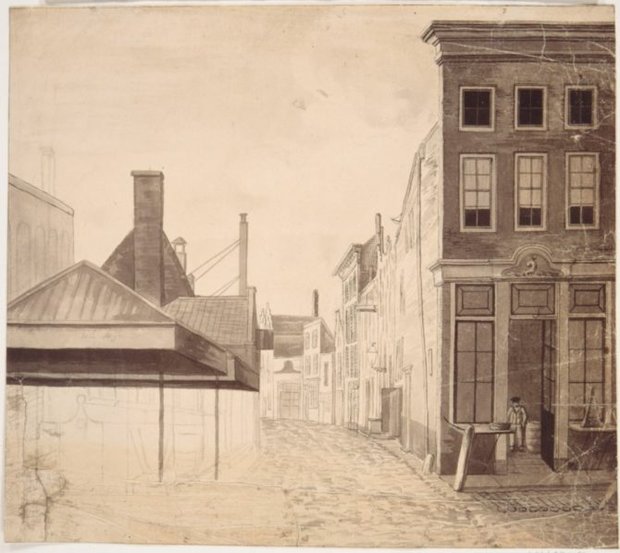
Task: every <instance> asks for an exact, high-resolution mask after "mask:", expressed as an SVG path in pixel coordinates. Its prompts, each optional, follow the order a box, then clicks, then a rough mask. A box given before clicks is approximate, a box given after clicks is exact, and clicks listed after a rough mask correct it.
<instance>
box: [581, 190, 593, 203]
mask: <svg viewBox="0 0 620 553" xmlns="http://www.w3.org/2000/svg"><path fill="white" fill-rule="evenodd" d="M581 205H585V206H591V205H594V190H591V189H589V188H582V189H581Z"/></svg>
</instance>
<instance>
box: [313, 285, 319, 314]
mask: <svg viewBox="0 0 620 553" xmlns="http://www.w3.org/2000/svg"><path fill="white" fill-rule="evenodd" d="M312 316H313V317H316V318H318V316H319V291H318V290H312Z"/></svg>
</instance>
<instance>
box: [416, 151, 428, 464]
mask: <svg viewBox="0 0 620 553" xmlns="http://www.w3.org/2000/svg"><path fill="white" fill-rule="evenodd" d="M424 157H425V152H424V144H422V146H420V149H419V150H418V159H417V181H418V198H417V199H418V201H417V207H418V213H417V215H418V225H417V226H418V229H417V230H418V232H417V233H416V240H415V242H416V252H417V258H418V259H417V264H416V266H417V273H418V274H417V277H418V278H417V281H418V305H419V309H420V327H419V328H420V338H421V343H422V365H423V367H424V411H425V413H426V421H425V424H424V457H425V458H426V457H427V456H428V454H429V450H430V444H429V437H430V436H429V428H428V426H429V421H430V417H429V413H428V407H429V406H428V366H427V365H428V361H427V354H426V328H425V322H424V289H423V286H422V238H421V234H422V162H423V161H424Z"/></svg>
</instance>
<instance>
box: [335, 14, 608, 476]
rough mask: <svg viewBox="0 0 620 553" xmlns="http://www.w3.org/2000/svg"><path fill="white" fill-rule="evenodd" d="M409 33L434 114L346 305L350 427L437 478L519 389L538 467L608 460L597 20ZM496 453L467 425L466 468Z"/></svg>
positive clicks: (492, 464)
mask: <svg viewBox="0 0 620 553" xmlns="http://www.w3.org/2000/svg"><path fill="white" fill-rule="evenodd" d="M423 40H424V41H425V42H427V43H429V44H432V45H433V46H434V47H435V49H436V61H437V64H438V66H439V75H440V101H439V109H440V111H439V120H438V121H437V123H436V125H435V126H434V127H433V128H432V129H431V131H430V132H429V134H428V135H427V137H426V138H425V139H424V140H423V141H422V143H421V144H420V146H419V148H418V150H417V152H416V155H415V158H414V162H413V166H412V171H411V174H410V179H409V183H408V187H407V190H406V193H405V196H404V199H403V204H402V209H401V214H400V217H399V218H398V221H399V222H398V225H397V229H396V232H395V235H394V240H393V241H392V242H391V243H390V242H389V241H387V240H386V242H387V243H386V247H385V251H384V252H383V254H382V255H379V257H378V264H377V275H376V278H375V284H374V288H375V293H374V300H372V299H371V298H370V297H369V298H368V300H364V302H361V301H358V302H357V304H358V309H357V310H358V318H357V321H358V322H357V324H358V325H361V324H366V325H368V328H369V330H370V331H372V325H371V322H370V321H372V319H373V317H375V320H376V323H375V324H376V325H377V326H378V328H379V332H378V334H377V336H378V340H377V343H376V345H375V347H371V348H366V346H364V347H361V346H360V348H359V352H360V355H362V356H367V357H368V359H367V360H366V361H363V360H362V361H361V362H360V365H361V366H362V367H370V368H371V369H373V368H374V371H372V370H368V369H362V372H363V373H364V376H362V377H361V378H362V381H363V380H364V379H366V380H367V383H365V384H362V389H363V390H368V393H365V394H363V395H362V399H363V403H364V405H362V406H361V408H360V413H361V415H360V419H359V427H360V428H368V429H369V430H370V431H376V432H379V431H381V432H384V433H388V434H390V435H393V436H399V438H400V441H401V444H402V446H403V448H404V449H406V450H409V451H413V452H415V453H416V454H417V455H419V456H420V457H423V458H424V457H426V456H429V455H432V458H433V459H434V461H435V470H437V471H438V472H439V473H442V474H452V473H454V472H455V469H456V463H457V457H458V454H459V449H460V445H461V436H462V434H461V432H462V430H463V429H464V428H465V426H467V425H473V426H474V428H475V429H476V430H477V431H480V432H482V431H485V429H486V430H488V429H489V423H491V422H502V421H505V420H506V416H507V408H508V406H509V400H510V398H511V397H512V396H519V397H520V398H521V402H522V403H523V404H524V405H525V407H526V409H527V411H528V414H529V418H530V423H529V431H528V432H529V440H530V442H531V443H530V445H531V446H532V447H531V450H532V451H533V452H535V453H532V455H533V456H534V457H538V458H539V459H540V463H543V462H544V463H546V464H547V465H548V466H549V467H551V468H552V469H554V470H564V469H570V468H604V467H609V466H613V465H614V464H615V438H616V431H615V403H616V397H615V382H616V377H615V366H614V356H613V352H614V316H615V310H614V301H615V300H614V283H615V241H614V237H615V226H614V212H615V161H614V160H615V146H614V136H615V112H614V104H615V90H614V84H615V73H614V63H615V62H614V58H613V54H612V53H613V51H614V29H613V26H612V25H606V24H569V25H567V24H547V23H544V24H540V23H536V24H529V23H505V24H497V23H482V22H466V23H464V22H458V21H445V22H434V23H433V24H432V25H431V26H430V27H429V28H428V29H427V31H426V32H425V33H424V35H423ZM343 268H344V267H343ZM343 276H344V277H345V278H346V275H344V273H343ZM362 303H364V304H368V305H367V306H366V307H365V309H364V310H362V311H363V312H360V309H359V306H360V304H362ZM373 309H374V312H373ZM373 313H374V314H373ZM363 320H366V321H367V322H366V323H362V321H363ZM369 336H371V335H369ZM373 339H374V338H373V337H371V338H370V340H373ZM358 342H359V338H358ZM373 372H374V373H375V374H374V378H373ZM366 375H367V376H366ZM399 413H400V416H399ZM379 419H380V423H379ZM398 419H400V422H398ZM586 419H587V420H586ZM584 423H585V424H584ZM538 450H539V451H540V453H537V452H536V451H538ZM509 455H510V453H509V451H508V447H507V440H506V438H505V437H499V438H497V436H493V435H490V436H478V437H477V438H476V440H475V447H474V450H473V453H472V457H471V462H470V471H472V472H493V471H495V472H500V473H501V472H506V471H507V470H510V468H509V467H510V464H511V463H510V462H509V461H510V457H509Z"/></svg>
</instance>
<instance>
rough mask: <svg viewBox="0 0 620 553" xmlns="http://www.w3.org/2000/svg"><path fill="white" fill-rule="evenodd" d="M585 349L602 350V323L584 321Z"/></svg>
mask: <svg viewBox="0 0 620 553" xmlns="http://www.w3.org/2000/svg"><path fill="white" fill-rule="evenodd" d="M586 348H587V349H599V350H600V349H602V348H603V321H592V320H590V321H586Z"/></svg>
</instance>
